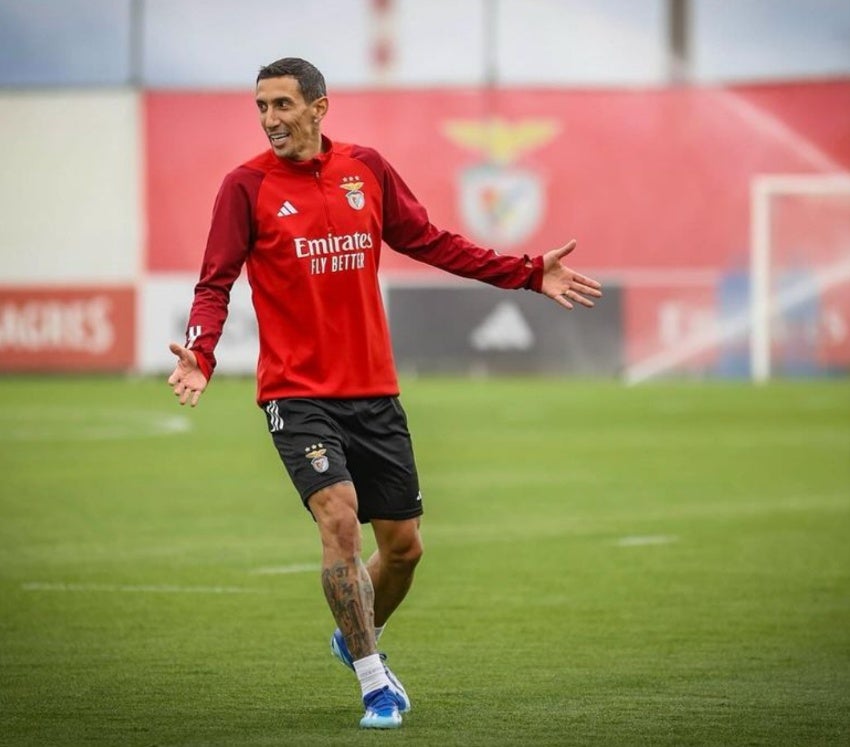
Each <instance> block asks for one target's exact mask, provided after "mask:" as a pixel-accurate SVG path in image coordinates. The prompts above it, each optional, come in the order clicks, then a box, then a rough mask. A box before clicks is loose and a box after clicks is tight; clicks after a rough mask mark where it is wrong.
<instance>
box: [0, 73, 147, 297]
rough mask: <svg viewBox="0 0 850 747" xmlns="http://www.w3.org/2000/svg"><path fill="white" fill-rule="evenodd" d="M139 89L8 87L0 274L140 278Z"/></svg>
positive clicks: (22, 279) (1, 115)
mask: <svg viewBox="0 0 850 747" xmlns="http://www.w3.org/2000/svg"><path fill="white" fill-rule="evenodd" d="M139 116H140V115H139V100H138V94H136V93H134V92H130V91H120V90H116V91H99V92H84V91H76V92H71V91H39V92H29V93H23V92H21V93H13V92H6V93H0V143H2V144H3V146H2V148H3V152H2V169H0V205H2V215H3V219H2V221H0V283H6V284H9V283H20V284H27V283H29V284H44V283H66V282H81V283H87V282H107V281H108V282H123V283H128V282H134V281H135V279H136V278H137V276H138V275H139V272H140V269H141V266H142V261H141V258H142V254H141V253H142V240H141V237H142V227H141V225H142V224H141V209H142V204H141V197H140V192H141V185H142V175H141V164H140V152H139V150H140V126H139Z"/></svg>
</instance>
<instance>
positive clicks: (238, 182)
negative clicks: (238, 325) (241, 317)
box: [186, 168, 263, 378]
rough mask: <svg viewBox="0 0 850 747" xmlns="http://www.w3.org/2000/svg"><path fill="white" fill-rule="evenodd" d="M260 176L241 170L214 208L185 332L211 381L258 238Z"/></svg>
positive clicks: (228, 182) (223, 189)
mask: <svg viewBox="0 0 850 747" xmlns="http://www.w3.org/2000/svg"><path fill="white" fill-rule="evenodd" d="M262 176H263V175H262V173H260V172H255V171H252V170H249V169H246V168H239V169H236V170H235V171H233V172H231V173H230V174H228V175H227V176H226V177H225V179H224V181H223V182H222V185H221V188H220V189H219V192H218V196H217V197H216V200H215V205H214V207H213V214H212V220H211V222H210V231H209V236H208V238H207V245H206V250H205V252H204V259H203V264H202V265H201V273H200V280H199V281H198V283H197V285H196V286H195V299H194V302H193V304H192V310H191V312H190V314H189V322H188V325H187V329H186V344H187V347H188V348H190V349H191V350H192V351H193V352H194V353H195V355H196V357H197V359H198V365H199V366H200V368H201V370H202V371H203V373H204V375H205V376H206V377H207V378H210V377H211V376H212V373H213V371H214V369H215V365H216V359H215V347H216V345H217V344H218V341H219V338H220V337H221V333H222V331H223V329H224V323H225V321H226V319H227V310H228V304H229V303H230V289H231V288H232V287H233V283H234V282H236V279H237V278H238V277H239V273H240V272H241V271H242V266H243V265H244V264H245V260H246V258H247V256H248V252H249V251H250V249H251V245H252V243H253V238H254V228H253V226H254V218H253V213H254V205H255V203H256V195H257V191H258V189H259V183H260V181H262Z"/></svg>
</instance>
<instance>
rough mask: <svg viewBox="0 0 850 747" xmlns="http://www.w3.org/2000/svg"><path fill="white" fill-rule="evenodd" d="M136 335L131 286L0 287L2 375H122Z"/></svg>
mask: <svg viewBox="0 0 850 747" xmlns="http://www.w3.org/2000/svg"><path fill="white" fill-rule="evenodd" d="M135 334H136V313H135V291H134V289H133V288H129V287H120V288H114V287H111V288H99V287H89V288H87V287H74V288H70V287H69V288H61V287H60V288H27V287H14V288H9V287H0V370H2V371H60V370H61V371H124V370H127V369H130V368H132V367H133V365H134V363H135Z"/></svg>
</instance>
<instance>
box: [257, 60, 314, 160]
mask: <svg viewBox="0 0 850 747" xmlns="http://www.w3.org/2000/svg"><path fill="white" fill-rule="evenodd" d="M256 101H257V111H258V112H259V115H260V124H261V125H262V127H263V130H264V131H265V133H266V136H267V137H268V138H269V142H270V143H271V146H272V150H274V152H275V155H276V156H277V157H278V158H287V159H289V160H290V161H306V160H308V159H310V158H313V157H314V156H317V155H318V154H319V152H320V151H321V149H322V133H321V122H322V117H324V116H325V113H326V112H327V110H328V99H327V96H320V97H319V98H317V99H316V100H315V101H312V102H310V103H308V102H306V101H305V100H304V96H303V95H302V94H301V87H300V86H299V85H298V81H297V80H296V79H295V78H292V77H290V76H284V77H281V78H264V79H262V80H260V81H258V82H257V96H256Z"/></svg>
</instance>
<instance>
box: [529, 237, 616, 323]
mask: <svg viewBox="0 0 850 747" xmlns="http://www.w3.org/2000/svg"><path fill="white" fill-rule="evenodd" d="M575 248H576V241H575V239H573V240H572V241H570V243H569V244H565V245H564V246H562V247H561V248H560V249H553V250H552V251H551V252H546V254H544V255H543V282H542V284H541V286H540V292H541V293H542V294H543V295H544V296H549V298H551V299H552V300H553V301H557V302H558V303H559V304H561V306H563V307H565V308H567V309H572V308H573V304H574V303H579V304H581V305H582V306H587V307H588V308H590V307H592V306H593V301H592V299H594V298H600V297H601V296H602V290H601V289H602V284H601V283H599V282H598V281H597V280H594V279H593V278H589V277H587V276H586V275H582V274H580V273H578V272H576V271H575V270H573V269H571V268H569V267H567V266H566V265H564V264H562V262H561V260H562V259H563V258H564V257H566V256H567V255H568V254H569V253H570V252H571V251H572V250H573V249H575Z"/></svg>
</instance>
